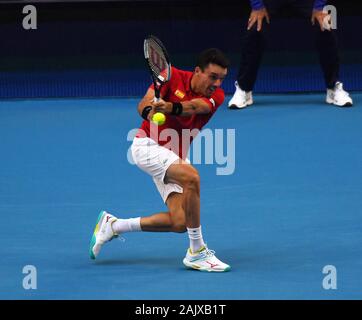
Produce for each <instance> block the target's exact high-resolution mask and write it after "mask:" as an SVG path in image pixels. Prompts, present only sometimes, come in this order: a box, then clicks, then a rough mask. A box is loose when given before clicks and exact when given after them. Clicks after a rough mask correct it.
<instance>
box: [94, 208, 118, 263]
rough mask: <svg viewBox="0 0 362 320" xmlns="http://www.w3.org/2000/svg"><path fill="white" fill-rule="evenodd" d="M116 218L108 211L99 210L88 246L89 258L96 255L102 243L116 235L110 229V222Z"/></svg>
mask: <svg viewBox="0 0 362 320" xmlns="http://www.w3.org/2000/svg"><path fill="white" fill-rule="evenodd" d="M116 220H117V218H116V217H115V216H112V215H111V214H109V213H108V212H106V211H101V212H100V214H99V216H98V219H97V223H96V227H95V228H94V232H93V235H92V239H91V241H90V246H89V256H90V257H91V259H95V258H96V257H97V256H98V254H99V251H100V250H101V248H102V245H103V244H104V243H106V242H108V241H111V240H112V239H114V238H117V237H118V235H117V234H115V233H114V232H113V230H112V223H113V222H114V221H116Z"/></svg>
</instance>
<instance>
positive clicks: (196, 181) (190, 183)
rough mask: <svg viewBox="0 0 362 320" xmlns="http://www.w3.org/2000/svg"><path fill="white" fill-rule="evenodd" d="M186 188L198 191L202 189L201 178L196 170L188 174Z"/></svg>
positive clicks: (185, 182)
mask: <svg viewBox="0 0 362 320" xmlns="http://www.w3.org/2000/svg"><path fill="white" fill-rule="evenodd" d="M184 187H185V188H190V189H197V190H198V189H199V188H200V176H199V173H198V172H197V171H196V170H190V172H188V173H187V175H186V177H185V181H184Z"/></svg>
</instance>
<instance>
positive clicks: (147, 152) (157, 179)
mask: <svg viewBox="0 0 362 320" xmlns="http://www.w3.org/2000/svg"><path fill="white" fill-rule="evenodd" d="M131 152H132V158H133V161H134V162H135V164H136V165H137V166H138V167H139V168H140V169H142V170H143V171H145V172H147V173H148V174H149V175H150V176H151V177H152V179H153V181H154V183H155V184H156V187H157V189H158V192H159V193H160V195H161V197H162V199H163V201H164V202H165V203H166V200H167V198H168V196H169V195H170V194H171V193H172V192H177V193H182V192H183V189H182V187H181V186H180V185H178V184H175V183H165V182H164V179H165V175H166V171H167V169H168V168H169V166H170V165H171V164H173V163H174V162H175V161H178V160H180V157H179V156H178V155H177V154H176V153H174V152H172V151H171V150H169V149H166V148H164V147H162V146H160V145H159V144H158V143H157V142H155V141H154V140H152V139H151V138H148V137H146V138H134V139H133V143H132V146H131ZM186 161H187V160H186Z"/></svg>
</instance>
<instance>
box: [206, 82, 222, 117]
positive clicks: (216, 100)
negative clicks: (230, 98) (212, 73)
mask: <svg viewBox="0 0 362 320" xmlns="http://www.w3.org/2000/svg"><path fill="white" fill-rule="evenodd" d="M202 99H203V100H204V101H205V102H207V104H208V105H209V106H210V110H211V113H214V112H215V111H216V110H217V108H218V107H220V106H221V105H222V103H223V102H224V99H225V94H224V90H222V89H220V88H217V89H216V90H215V92H214V93H213V94H212V96H211V97H210V98H206V97H205V98H202Z"/></svg>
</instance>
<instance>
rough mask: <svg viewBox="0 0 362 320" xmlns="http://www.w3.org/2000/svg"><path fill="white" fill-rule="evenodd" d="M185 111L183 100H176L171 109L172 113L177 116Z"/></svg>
mask: <svg viewBox="0 0 362 320" xmlns="http://www.w3.org/2000/svg"><path fill="white" fill-rule="evenodd" d="M182 111H183V107H182V104H181V102H174V103H172V111H171V114H173V115H175V116H178V115H180V114H181V113H182Z"/></svg>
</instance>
